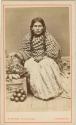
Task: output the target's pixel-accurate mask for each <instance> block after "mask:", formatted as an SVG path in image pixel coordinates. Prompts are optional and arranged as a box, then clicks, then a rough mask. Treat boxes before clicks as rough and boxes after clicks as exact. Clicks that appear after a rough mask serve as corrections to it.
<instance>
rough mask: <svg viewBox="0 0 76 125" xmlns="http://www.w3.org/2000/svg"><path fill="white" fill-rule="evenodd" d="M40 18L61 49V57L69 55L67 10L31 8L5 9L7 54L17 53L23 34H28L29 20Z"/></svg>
mask: <svg viewBox="0 0 76 125" xmlns="http://www.w3.org/2000/svg"><path fill="white" fill-rule="evenodd" d="M34 17H42V18H43V19H44V21H45V24H46V27H47V30H48V31H49V32H50V33H51V34H52V35H53V36H54V37H55V39H56V40H57V41H58V42H59V44H60V46H61V48H62V56H69V54H70V40H69V8H68V7H32V8H6V9H5V45H6V51H7V53H11V52H15V51H18V48H19V46H21V41H22V39H23V37H24V35H25V34H27V33H28V32H29V29H30V23H31V20H32V19H33V18H34Z"/></svg>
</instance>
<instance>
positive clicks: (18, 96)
mask: <svg viewBox="0 0 76 125" xmlns="http://www.w3.org/2000/svg"><path fill="white" fill-rule="evenodd" d="M26 97H27V94H26V92H25V90H24V89H22V88H19V89H16V90H15V91H14V93H13V94H12V96H11V97H10V100H11V101H15V102H23V101H24V100H25V99H26Z"/></svg>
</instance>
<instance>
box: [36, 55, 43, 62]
mask: <svg viewBox="0 0 76 125" xmlns="http://www.w3.org/2000/svg"><path fill="white" fill-rule="evenodd" d="M42 59H43V57H42V56H38V57H35V58H34V60H35V61H36V62H40V61H41V60H42Z"/></svg>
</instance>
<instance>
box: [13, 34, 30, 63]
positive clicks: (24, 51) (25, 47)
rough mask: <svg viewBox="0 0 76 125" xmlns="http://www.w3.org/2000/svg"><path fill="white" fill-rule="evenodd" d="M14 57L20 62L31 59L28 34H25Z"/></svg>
mask: <svg viewBox="0 0 76 125" xmlns="http://www.w3.org/2000/svg"><path fill="white" fill-rule="evenodd" d="M15 57H17V58H18V59H19V60H21V61H22V62H25V61H26V60H28V59H29V58H30V57H31V47H30V34H27V35H26V36H25V37H24V38H23V40H22V42H21V46H20V48H19V51H18V53H16V54H15Z"/></svg>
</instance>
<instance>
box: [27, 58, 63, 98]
mask: <svg viewBox="0 0 76 125" xmlns="http://www.w3.org/2000/svg"><path fill="white" fill-rule="evenodd" d="M25 67H26V68H27V70H28V72H29V73H30V87H31V91H32V93H33V94H34V96H36V97H39V98H42V99H48V98H52V97H56V96H58V95H59V94H60V93H61V92H62V88H61V85H60V79H59V77H60V76H59V73H60V70H59V68H58V65H57V64H56V63H55V62H54V60H53V59H50V58H48V57H44V59H43V60H41V61H40V62H39V63H37V62H35V61H34V59H33V58H30V59H29V60H27V61H26V63H25ZM53 69H54V70H53Z"/></svg>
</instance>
